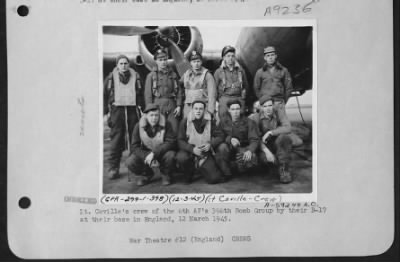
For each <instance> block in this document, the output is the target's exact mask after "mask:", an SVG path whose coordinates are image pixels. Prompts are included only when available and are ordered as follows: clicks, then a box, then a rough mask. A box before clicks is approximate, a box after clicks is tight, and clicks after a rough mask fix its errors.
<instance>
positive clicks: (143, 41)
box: [139, 26, 203, 70]
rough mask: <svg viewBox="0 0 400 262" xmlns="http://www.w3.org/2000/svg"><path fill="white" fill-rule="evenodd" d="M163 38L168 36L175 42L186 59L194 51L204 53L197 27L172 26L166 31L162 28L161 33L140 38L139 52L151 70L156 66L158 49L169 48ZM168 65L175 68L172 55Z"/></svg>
mask: <svg viewBox="0 0 400 262" xmlns="http://www.w3.org/2000/svg"><path fill="white" fill-rule="evenodd" d="M162 36H167V37H169V38H170V39H172V41H174V42H175V43H176V44H177V45H178V47H179V48H180V49H181V50H182V52H183V54H184V55H185V57H186V58H188V57H189V55H190V53H191V52H192V51H193V50H196V51H198V52H200V53H201V52H202V51H203V39H202V37H201V34H200V31H199V30H198V28H197V27H189V26H170V27H166V28H165V29H163V28H161V29H160V32H154V33H151V34H147V35H143V36H141V37H139V52H140V54H141V57H142V59H143V62H144V64H145V66H146V67H147V68H148V69H149V70H151V69H152V68H154V67H155V66H156V63H155V61H154V58H153V57H154V53H155V52H156V51H157V49H158V48H166V47H168V42H167V41H165V40H164V39H163V37H162ZM168 64H169V65H170V66H173V67H174V66H175V65H174V61H173V60H172V58H171V56H170V54H169V57H168Z"/></svg>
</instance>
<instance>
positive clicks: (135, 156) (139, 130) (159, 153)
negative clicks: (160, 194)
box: [126, 115, 176, 178]
mask: <svg viewBox="0 0 400 262" xmlns="http://www.w3.org/2000/svg"><path fill="white" fill-rule="evenodd" d="M175 150H176V135H175V133H174V132H173V129H172V126H171V123H169V122H168V121H166V119H165V117H164V116H163V115H160V120H159V123H158V124H157V125H155V126H154V128H152V127H151V126H150V124H149V123H148V122H147V119H146V116H143V117H142V118H141V119H140V121H139V123H138V124H136V126H135V128H134V130H133V135H132V144H131V152H130V155H129V157H128V159H127V160H126V166H127V167H128V169H129V170H130V171H131V172H132V173H134V175H135V176H137V177H144V178H149V177H151V176H152V175H153V171H152V169H151V167H150V166H148V165H146V164H145V163H144V160H145V159H146V157H147V155H148V154H150V153H151V152H153V153H154V159H153V160H157V161H158V163H159V168H160V170H161V175H163V176H167V177H170V176H171V174H172V171H173V168H174V167H175Z"/></svg>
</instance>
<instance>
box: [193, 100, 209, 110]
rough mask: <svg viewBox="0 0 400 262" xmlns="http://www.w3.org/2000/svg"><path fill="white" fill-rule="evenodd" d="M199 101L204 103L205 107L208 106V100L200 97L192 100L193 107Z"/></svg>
mask: <svg viewBox="0 0 400 262" xmlns="http://www.w3.org/2000/svg"><path fill="white" fill-rule="evenodd" d="M197 103H201V104H203V105H204V108H205V107H206V106H207V102H206V101H205V100H204V99H201V98H198V99H195V100H194V101H193V102H192V107H193V106H194V104H197Z"/></svg>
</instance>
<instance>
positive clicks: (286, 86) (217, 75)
mask: <svg viewBox="0 0 400 262" xmlns="http://www.w3.org/2000/svg"><path fill="white" fill-rule="evenodd" d="M314 29H315V28H314V25H312V24H311V25H310V24H301V23H295V22H293V23H290V22H289V23H285V25H277V26H270V25H268V26H263V25H262V24H261V25H260V24H256V25H253V24H249V25H246V24H238V23H228V22H226V23H223V24H218V25H217V24H215V23H208V24H204V23H199V24H198V25H197V24H189V25H181V24H179V25H176V24H170V25H169V24H165V22H164V23H160V24H159V25H154V24H151V25H138V24H135V23H134V22H132V23H124V24H118V23H114V24H113V23H103V24H101V25H100V29H99V42H100V43H99V46H100V48H99V59H100V66H101V68H102V72H103V74H102V75H101V76H99V78H100V79H101V84H100V88H101V89H102V92H101V93H102V94H103V96H102V97H101V98H100V99H102V102H103V103H100V104H101V105H102V106H103V108H102V110H100V111H101V112H102V116H101V117H99V119H101V120H102V121H101V120H100V121H101V125H100V126H101V127H102V134H103V138H102V142H103V144H102V153H101V159H102V162H103V168H102V170H101V176H102V178H101V181H102V186H103V188H102V192H103V193H104V194H158V193H163V194H165V193H174V194H177V193H178V194H179V193H224V194H226V193H232V194H235V193H263V194H270V193H271V194H276V193H277V194H285V193H290V194H310V193H313V192H314V193H315V190H316V180H315V179H316V170H315V164H314V162H315V156H316V155H315V153H316V152H315V142H316V141H315V140H316V139H315V138H316V136H315V135H316V134H313V124H314V125H315V120H316V114H315V113H314V114H313V108H314V109H316V87H315V84H316V83H315V79H316V78H315V77H316V75H315V74H316V63H315V60H314V58H315V56H316V54H315V50H316V49H315V45H316V37H315V30H314ZM314 112H315V111H314ZM313 117H314V120H313ZM313 121H314V123H313ZM313 137H314V138H313ZM313 158H314V159H313Z"/></svg>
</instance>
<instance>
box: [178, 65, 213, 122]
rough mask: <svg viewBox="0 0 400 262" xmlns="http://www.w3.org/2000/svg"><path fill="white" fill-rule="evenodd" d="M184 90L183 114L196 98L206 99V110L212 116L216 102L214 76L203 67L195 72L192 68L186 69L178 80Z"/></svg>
mask: <svg viewBox="0 0 400 262" xmlns="http://www.w3.org/2000/svg"><path fill="white" fill-rule="evenodd" d="M180 82H181V84H183V86H184V91H185V102H184V104H185V106H184V109H183V116H184V117H187V115H188V114H189V112H190V110H191V108H192V102H193V101H195V100H198V99H202V100H206V101H207V111H208V112H209V113H210V114H211V115H212V116H214V113H215V103H216V88H215V81H214V77H213V76H212V75H211V73H210V72H209V71H208V70H207V69H206V68H204V67H202V68H201V71H200V72H195V71H193V70H192V69H189V70H187V71H186V72H185V73H184V75H183V76H182V78H181V80H180Z"/></svg>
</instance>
